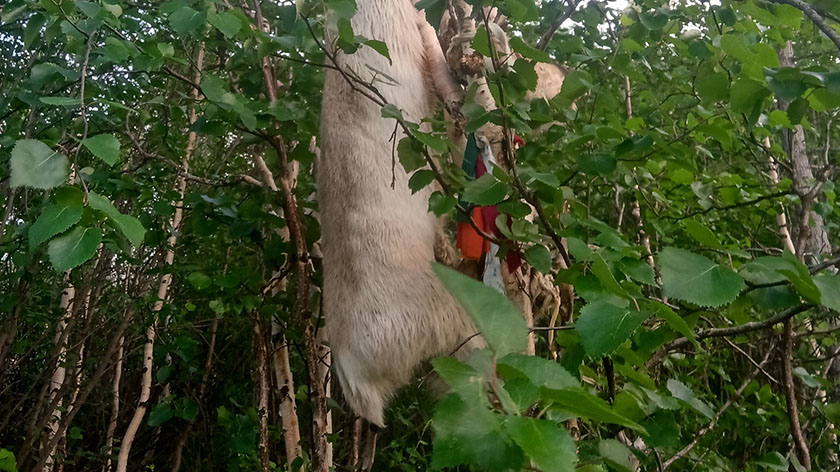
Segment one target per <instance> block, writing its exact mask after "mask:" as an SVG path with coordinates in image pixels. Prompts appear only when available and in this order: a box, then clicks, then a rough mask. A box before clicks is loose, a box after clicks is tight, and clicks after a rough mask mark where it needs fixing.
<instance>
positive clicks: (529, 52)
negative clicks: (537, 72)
mask: <svg viewBox="0 0 840 472" xmlns="http://www.w3.org/2000/svg"><path fill="white" fill-rule="evenodd" d="M510 47H511V48H512V49H513V50H514V51H516V52H518V53H519V54H521V55H522V57H525V58H527V59H531V60H533V61H537V62H551V61H552V59H551V56H549V55H548V53H546V52H545V51H540V50H539V49H537V48H535V47H532V46H531V45H529V44H527V43H526V42H525V41H523V40H522V38H520V37H518V36H512V37H511V38H510Z"/></svg>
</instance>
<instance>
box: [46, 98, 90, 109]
mask: <svg viewBox="0 0 840 472" xmlns="http://www.w3.org/2000/svg"><path fill="white" fill-rule="evenodd" d="M38 100H40V102H41V103H44V104H46V105H57V106H62V107H77V106H80V105H81V104H82V101H81V100H79V99H78V98H74V97H40V98H38Z"/></svg>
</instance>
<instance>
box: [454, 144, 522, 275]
mask: <svg viewBox="0 0 840 472" xmlns="http://www.w3.org/2000/svg"><path fill="white" fill-rule="evenodd" d="M514 143H516V144H518V145H519V146H523V145H525V141H523V140H522V138H520V137H519V135H516V136H514ZM486 173H487V166H486V165H484V159H483V157H482V156H478V162H476V165H475V178H480V177H481V176H482V175H484V174H486ZM497 216H499V209H498V208H496V205H490V206H485V207H475V208H473V211H472V218H473V222H475V225H476V226H478V227H479V228H480V229H481V230H482V231H484V232H485V233H489V234H492V235H494V236H496V237H497V238H504V235H503V234H502V232H501V231H500V230H499V228H498V227H497V226H496V217H497ZM507 220H508V221H507V224H508V228H510V225H511V222H512V220H511V218H510V216H508V218H507ZM455 247H457V248H458V249H460V250H461V257H462V258H464V259H472V260H478V259H481V257H482V256H483V255H485V254H487V252H489V251H490V242H489V241H487V240H486V239H484V237H483V236H481V235H480V234H479V233H478V231H476V230H475V228H473V227H472V225H470V223H469V222H461V223H458V236H457V240H456V243H455ZM505 261H506V262H507V265H508V271H509V272H511V273H513V272H516V270H517V269H519V266H521V265H522V258H521V257H519V254H518V253H517V252H514V251H508V253H507V255H506V256H505Z"/></svg>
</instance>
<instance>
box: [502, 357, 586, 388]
mask: <svg viewBox="0 0 840 472" xmlns="http://www.w3.org/2000/svg"><path fill="white" fill-rule="evenodd" d="M496 368H497V369H498V372H499V374H501V375H502V376H504V377H505V378H506V379H508V380H510V379H515V378H519V377H522V376H524V377H525V378H527V379H528V381H530V382H531V383H532V384H534V385H535V386H537V387H546V388H552V389H556V390H562V389H564V388H568V387H578V386H580V381H579V380H578V379H577V378H575V377H574V376H572V374H570V373H569V371H567V370H566V369H564V368H563V366H561V365H560V364H558V363H557V362H554V361H551V360H548V359H543V358H540V357H535V356H528V355H525V354H517V353H512V354H508V355H506V356H505V357H503V358H501V359H499V361H498V362H497V364H496Z"/></svg>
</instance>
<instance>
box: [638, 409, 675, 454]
mask: <svg viewBox="0 0 840 472" xmlns="http://www.w3.org/2000/svg"><path fill="white" fill-rule="evenodd" d="M642 426H644V427H645V429H647V431H648V436H646V437H645V438H644V439H645V443H647V444H648V445H649V446H651V447H663V446H667V447H673V446H676V445H677V444H679V441H680V426H679V425H678V424H677V420H676V419H675V418H674V413H673V412H671V411H657V412H656V413H655V414H654V415H653V416H651V417H649V418H648V419H647V420H645V421H644V422H643V423H642Z"/></svg>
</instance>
